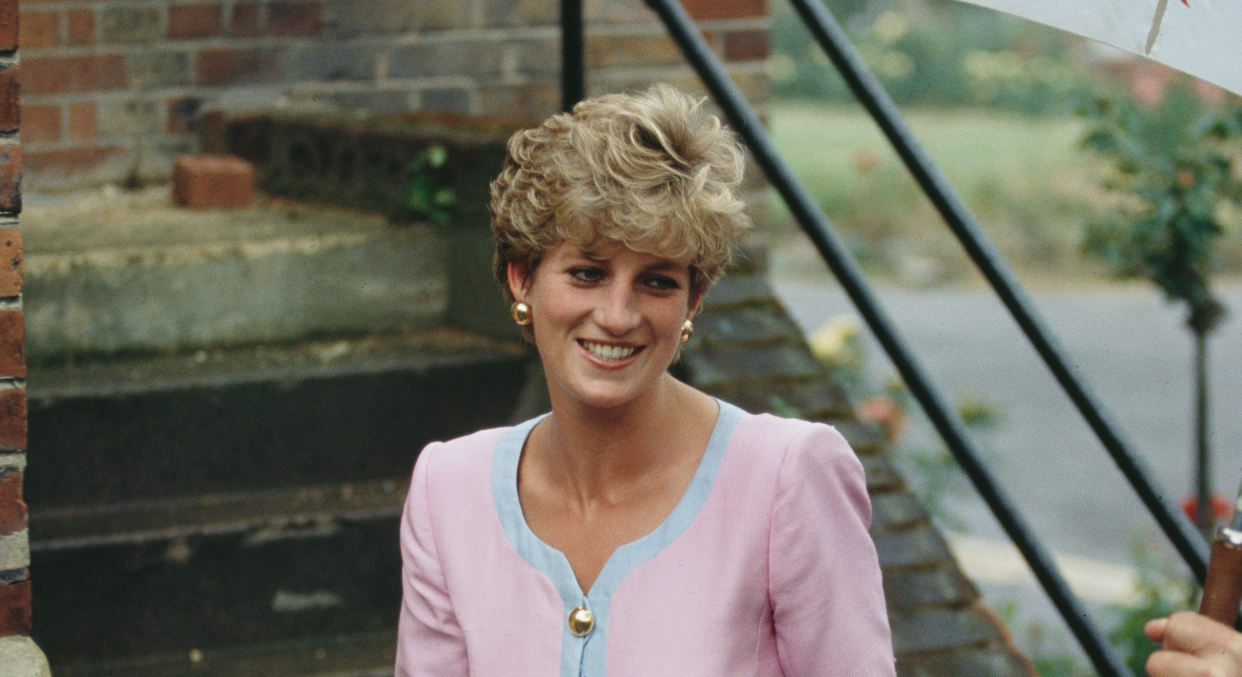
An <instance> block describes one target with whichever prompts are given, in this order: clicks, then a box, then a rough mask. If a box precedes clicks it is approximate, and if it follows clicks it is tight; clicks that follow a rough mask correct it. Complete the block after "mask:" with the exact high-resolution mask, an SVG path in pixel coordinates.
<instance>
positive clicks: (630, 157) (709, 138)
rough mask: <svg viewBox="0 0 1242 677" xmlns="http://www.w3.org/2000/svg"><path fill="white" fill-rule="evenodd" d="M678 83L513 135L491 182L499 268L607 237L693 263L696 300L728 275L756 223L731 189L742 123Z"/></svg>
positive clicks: (599, 103) (500, 275)
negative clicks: (732, 122) (735, 124)
mask: <svg viewBox="0 0 1242 677" xmlns="http://www.w3.org/2000/svg"><path fill="white" fill-rule="evenodd" d="M702 104H703V100H702V99H699V100H695V99H692V98H691V97H689V96H687V95H686V94H684V93H682V92H680V91H678V90H677V89H674V88H673V87H671V86H669V85H664V84H660V85H655V86H654V87H651V88H650V89H648V90H646V91H644V92H642V93H640V94H633V95H628V94H609V95H606V96H601V97H599V98H595V99H588V100H586V101H582V102H581V103H579V104H578V105H576V106H574V110H573V112H572V113H562V114H559V115H554V116H552V117H550V118H548V119H547V120H545V121H544V123H543V124H541V125H540V126H538V127H536V128H534V129H528V130H525V131H521V132H518V133H516V134H514V135H513V136H512V137H510V138H509V144H508V153H507V155H506V157H505V163H504V168H503V169H502V170H501V172H500V176H499V177H497V178H496V180H495V181H493V182H492V185H491V205H490V206H491V214H492V234H493V236H494V239H495V243H496V254H495V262H494V263H495V274H496V279H497V281H499V282H500V286H501V288H502V289H503V290H504V292H505V295H506V297H508V298H509V300H512V292H511V291H510V289H509V285H508V264H509V263H511V262H513V263H517V264H519V265H521V266H523V267H524V269H525V271H526V273H527V274H528V275H529V274H532V273H533V272H534V271H535V269H536V268H537V267H538V265H539V262H540V261H541V259H542V257H543V255H544V253H545V252H547V251H548V250H549V249H551V248H552V247H554V246H556V245H557V244H558V243H560V242H561V241H570V242H573V243H575V244H577V245H578V246H580V247H582V248H583V249H587V250H591V249H595V248H597V247H598V246H600V245H602V244H604V243H605V242H608V241H614V242H619V243H621V244H623V245H625V246H626V247H629V248H630V249H633V250H635V251H641V252H646V253H650V254H656V255H658V256H662V257H666V258H669V259H673V260H676V261H685V262H687V263H688V264H689V265H690V267H691V273H692V274H691V292H692V298H696V297H697V296H699V295H701V294H702V293H704V292H706V291H707V289H708V288H710V287H711V285H712V284H713V283H714V282H715V281H716V279H717V278H719V277H720V275H721V273H722V272H723V270H724V268H725V266H726V265H727V264H728V263H729V260H730V258H731V257H732V252H733V247H734V244H735V243H736V241H737V239H738V237H739V236H740V234H741V232H742V231H743V230H744V229H746V228H748V227H749V226H750V219H749V218H748V217H747V216H746V215H745V214H744V213H743V209H744V207H745V205H743V204H742V201H741V200H739V199H738V198H737V197H736V196H735V195H734V189H736V187H737V186H738V184H739V183H741V180H742V168H743V160H742V150H741V148H740V146H739V144H738V141H737V138H736V136H735V135H734V134H733V132H731V131H729V130H728V129H726V128H725V127H723V126H722V125H721V123H720V120H719V119H718V118H716V116H714V115H711V114H709V113H707V112H706V111H704V110H703V109H702V108H703V107H702Z"/></svg>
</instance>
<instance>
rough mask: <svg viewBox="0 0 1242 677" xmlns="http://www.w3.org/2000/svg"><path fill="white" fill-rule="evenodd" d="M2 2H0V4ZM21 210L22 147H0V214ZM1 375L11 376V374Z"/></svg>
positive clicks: (0, 340)
mask: <svg viewBox="0 0 1242 677" xmlns="http://www.w3.org/2000/svg"><path fill="white" fill-rule="evenodd" d="M3 1H4V0H0V2H3ZM21 210H22V147H21V146H0V214H16V213H17V212H20V211H21ZM2 342H3V339H0V343H2ZM0 351H3V347H2V346H0ZM2 371H3V370H0V372H2ZM3 375H4V376H11V374H3Z"/></svg>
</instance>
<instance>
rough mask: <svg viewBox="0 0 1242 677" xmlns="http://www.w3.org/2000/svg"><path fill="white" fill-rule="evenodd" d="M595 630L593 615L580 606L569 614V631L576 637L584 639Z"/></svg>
mask: <svg viewBox="0 0 1242 677" xmlns="http://www.w3.org/2000/svg"><path fill="white" fill-rule="evenodd" d="M594 629H595V614H593V613H591V610H590V609H588V608H586V607H584V606H580V607H578V608H576V609H574V610H573V611H570V612H569V631H570V632H572V633H574V635H576V636H578V637H586V636H587V635H589V634H591V631H592V630H594Z"/></svg>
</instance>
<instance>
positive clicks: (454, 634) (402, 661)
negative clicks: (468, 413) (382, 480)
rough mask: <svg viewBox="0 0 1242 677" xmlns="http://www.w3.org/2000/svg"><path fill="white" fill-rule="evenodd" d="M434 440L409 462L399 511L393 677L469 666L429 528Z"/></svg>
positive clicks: (463, 670)
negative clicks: (407, 484)
mask: <svg viewBox="0 0 1242 677" xmlns="http://www.w3.org/2000/svg"><path fill="white" fill-rule="evenodd" d="M441 446H442V445H441V444H440V443H436V442H433V443H432V444H429V445H427V447H426V448H425V449H423V452H422V453H421V454H419V457H418V461H417V462H416V463H415V464H414V477H413V479H412V480H411V481H410V493H409V495H408V496H407V497H406V500H405V511H404V513H403V514H402V517H401V586H402V599H401V616H400V619H399V621H398V624H397V666H396V677H454V676H456V675H461V676H463V677H464V676H465V675H467V674H468V672H469V667H468V665H467V661H466V644H465V640H464V638H463V636H462V631H461V627H460V625H459V624H458V622H457V616H456V614H455V613H454V611H453V602H452V599H451V598H450V597H449V592H448V587H447V584H446V583H445V579H444V571H443V569H442V568H441V566H440V556H439V552H438V550H437V548H436V541H435V531H434V528H433V519H432V517H433V516H432V510H431V506H432V505H433V501H432V493H433V491H434V486H433V485H434V480H433V479H432V474H433V471H434V465H435V460H436V459H435V452H436V450H437V449H439V448H440V447H441Z"/></svg>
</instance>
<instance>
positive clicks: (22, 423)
mask: <svg viewBox="0 0 1242 677" xmlns="http://www.w3.org/2000/svg"><path fill="white" fill-rule="evenodd" d="M17 44H18V7H17V0H0V664H2V665H5V666H6V669H14V670H16V672H14V673H12V674H18V673H20V674H41V673H46V671H47V669H46V661H45V660H44V659H43V655H42V653H41V652H39V650H38V648H37V647H35V646H34V643H33V642H31V641H30V639H29V635H30V576H29V570H28V567H29V565H30V549H29V546H28V538H27V532H26V504H25V503H24V502H23V501H22V476H23V473H24V471H25V468H26V389H25V380H24V379H25V376H26V361H25V355H24V351H23V349H24V345H25V322H24V318H23V317H22V303H21V291H22V268H21V262H22V238H21V231H20V230H19V229H18V227H17V214H18V212H20V211H21V175H22V149H21V146H20V145H19V143H18V138H17V128H18V123H19V120H20V115H21V105H20V102H19V97H18V91H19V87H20V85H19V83H20V76H21V69H20V68H19V66H18V65H17V62H18V59H17Z"/></svg>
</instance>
